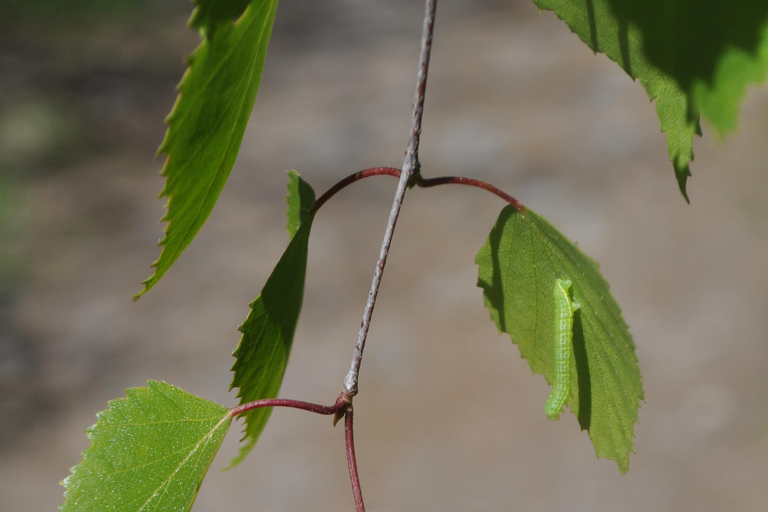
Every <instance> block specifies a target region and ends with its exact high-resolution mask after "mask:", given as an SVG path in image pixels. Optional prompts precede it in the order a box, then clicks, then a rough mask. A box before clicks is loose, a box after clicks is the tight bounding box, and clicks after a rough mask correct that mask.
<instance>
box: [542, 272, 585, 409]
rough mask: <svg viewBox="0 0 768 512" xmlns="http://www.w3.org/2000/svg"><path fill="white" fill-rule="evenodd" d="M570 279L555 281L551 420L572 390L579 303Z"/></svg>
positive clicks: (549, 402)
mask: <svg viewBox="0 0 768 512" xmlns="http://www.w3.org/2000/svg"><path fill="white" fill-rule="evenodd" d="M570 287H571V281H570V280H569V279H557V280H556V281H555V290H554V294H553V295H554V298H555V382H554V384H553V385H552V392H551V393H550V394H549V398H548V399H547V404H546V405H545V406H544V410H545V411H546V413H547V417H548V418H549V419H551V420H555V421H556V420H558V419H559V418H560V412H561V411H562V409H563V405H565V400H566V399H567V398H568V393H569V392H570V390H571V339H572V338H573V313H574V312H575V311H576V310H577V309H579V307H580V306H579V303H578V302H576V301H571V297H570V295H568V289H569V288H570Z"/></svg>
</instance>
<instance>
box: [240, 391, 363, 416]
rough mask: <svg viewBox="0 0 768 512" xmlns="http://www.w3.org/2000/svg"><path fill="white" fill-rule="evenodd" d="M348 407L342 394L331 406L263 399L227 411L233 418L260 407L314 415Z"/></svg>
mask: <svg viewBox="0 0 768 512" xmlns="http://www.w3.org/2000/svg"><path fill="white" fill-rule="evenodd" d="M348 405H349V397H347V396H346V395H344V394H343V393H342V394H341V395H340V396H339V398H338V399H336V403H335V404H333V405H320V404H313V403H311V402H302V401H301V400H290V399H287V398H264V399H262V400H254V401H253V402H248V403H245V404H241V405H238V406H237V407H233V408H231V409H230V410H229V416H230V417H232V418H234V417H235V416H239V415H240V414H243V413H245V412H248V411H252V410H254V409H259V408H261V407H291V408H293V409H301V410H302V411H309V412H314V413H316V414H324V415H330V414H336V413H337V412H338V411H339V410H341V409H344V408H345V407H347V406H348Z"/></svg>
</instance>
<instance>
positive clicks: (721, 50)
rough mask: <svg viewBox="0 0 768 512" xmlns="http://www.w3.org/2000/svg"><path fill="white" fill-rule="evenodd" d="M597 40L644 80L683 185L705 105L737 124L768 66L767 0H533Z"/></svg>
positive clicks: (723, 123)
mask: <svg viewBox="0 0 768 512" xmlns="http://www.w3.org/2000/svg"><path fill="white" fill-rule="evenodd" d="M534 2H535V3H536V5H537V6H539V8H541V9H547V10H552V11H554V12H555V14H557V16H558V17H559V18H561V19H562V20H563V21H565V22H566V24H567V25H568V26H569V27H570V28H571V30H573V31H574V32H575V33H576V34H577V35H578V36H579V37H580V38H581V39H582V40H583V41H584V42H585V43H586V44H587V45H589V47H590V48H592V49H593V50H594V51H596V52H602V53H605V54H606V55H607V56H608V57H609V58H610V59H611V60H613V61H615V62H616V63H618V64H619V65H620V66H621V67H622V68H623V69H624V70H625V71H626V72H627V73H628V74H629V75H630V76H631V77H633V78H636V79H637V80H639V81H640V82H641V83H642V84H643V86H644V87H645V89H646V91H647V92H648V95H649V96H650V98H651V99H656V110H657V113H658V116H659V120H660V122H661V129H662V131H664V132H666V134H667V143H668V147H669V155H670V159H671V160H672V163H673V166H674V168H675V174H676V176H677V180H678V184H679V186H680V191H681V192H682V193H683V195H684V196H685V198H686V200H687V199H688V196H687V192H686V181H687V179H688V177H689V176H690V168H689V163H690V161H691V160H692V159H693V150H692V147H691V144H692V140H693V135H694V134H700V129H699V126H698V121H699V113H700V112H701V113H703V114H704V115H705V116H706V117H707V119H708V120H709V121H711V122H712V124H713V125H714V127H715V128H716V129H717V130H718V131H719V132H720V134H721V135H722V134H724V133H725V132H728V131H731V130H733V129H735V127H736V125H737V119H738V110H739V106H740V104H741V101H742V99H743V97H744V93H745V91H746V88H747V86H748V85H749V84H750V83H758V82H761V81H763V80H765V77H766V70H767V69H768V2H765V1H764V0H737V1H726V0H709V1H700V0H651V1H642V2H640V1H637V0H579V1H573V0H534Z"/></svg>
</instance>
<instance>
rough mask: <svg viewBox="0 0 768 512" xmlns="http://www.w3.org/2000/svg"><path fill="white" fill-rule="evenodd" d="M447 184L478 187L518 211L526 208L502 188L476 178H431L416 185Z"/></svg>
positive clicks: (424, 186)
mask: <svg viewBox="0 0 768 512" xmlns="http://www.w3.org/2000/svg"><path fill="white" fill-rule="evenodd" d="M447 184H455V185H468V186H470V187H478V188H482V189H484V190H487V191H488V192H490V193H492V194H495V195H497V196H499V197H500V198H502V199H503V200H505V201H506V202H508V203H509V204H511V205H512V206H514V207H515V208H516V209H517V210H518V211H521V212H522V211H524V210H525V206H523V203H521V202H520V201H518V200H517V199H515V198H514V197H512V196H511V195H509V194H507V193H506V192H504V191H503V190H501V189H500V188H498V187H496V186H494V185H491V184H490V183H488V182H487V181H482V180H477V179H474V178H464V177H463V176H441V177H439V178H430V179H427V180H425V179H419V180H417V181H416V185H418V186H419V187H423V188H427V187H435V186H437V185H447Z"/></svg>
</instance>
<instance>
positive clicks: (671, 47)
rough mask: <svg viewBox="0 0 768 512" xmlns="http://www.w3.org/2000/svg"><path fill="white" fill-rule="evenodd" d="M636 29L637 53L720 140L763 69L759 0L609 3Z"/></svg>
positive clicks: (766, 46) (764, 34) (766, 30)
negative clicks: (692, 106)
mask: <svg viewBox="0 0 768 512" xmlns="http://www.w3.org/2000/svg"><path fill="white" fill-rule="evenodd" d="M610 3H611V8H612V9H613V11H614V12H615V13H616V16H617V18H618V19H619V20H623V22H624V23H628V24H630V25H631V26H634V27H637V30H638V31H639V32H640V34H642V41H643V52H644V53H645V55H646V57H647V59H648V60H649V61H650V62H651V63H652V64H653V65H654V66H656V67H657V68H658V69H660V70H662V71H663V72H664V73H666V74H667V75H669V76H671V77H673V78H674V79H675V81H676V82H677V83H678V84H679V85H680V87H681V88H682V89H683V90H684V91H685V92H686V94H688V95H689V96H690V97H692V98H693V101H694V103H695V104H696V106H697V107H698V109H699V110H700V111H701V113H702V114H704V116H705V117H706V118H707V119H708V120H709V121H710V122H711V123H712V125H713V126H714V127H715V128H716V129H717V130H718V131H719V133H720V134H721V135H723V134H724V133H726V132H728V131H732V130H734V129H735V128H736V125H737V120H738V113H739V107H740V104H741V101H742V99H743V97H744V93H745V92H746V89H747V86H748V85H749V84H750V83H758V82H762V81H764V80H765V77H766V70H768V2H766V1H765V0H708V1H701V0H663V1H662V0H656V1H645V2H638V1H637V0H610Z"/></svg>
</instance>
